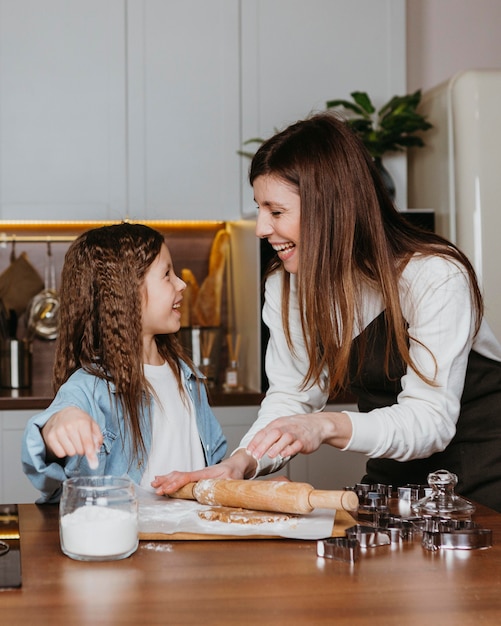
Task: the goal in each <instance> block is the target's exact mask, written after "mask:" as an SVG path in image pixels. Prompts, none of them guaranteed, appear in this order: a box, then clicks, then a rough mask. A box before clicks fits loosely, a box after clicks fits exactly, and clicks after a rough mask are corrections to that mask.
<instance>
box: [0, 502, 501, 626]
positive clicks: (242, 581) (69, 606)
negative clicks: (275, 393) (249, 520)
mask: <svg viewBox="0 0 501 626" xmlns="http://www.w3.org/2000/svg"><path fill="white" fill-rule="evenodd" d="M19 513H20V529H21V554H22V575H23V585H22V588H21V589H19V590H9V591H3V592H1V593H0V622H1V624H5V625H6V626H7V625H15V626H22V625H25V624H29V625H34V624H36V625H39V626H43V625H45V624H51V625H52V626H58V625H63V624H64V625H65V626H68V625H70V624H71V626H79V625H80V624H86V625H87V624H90V625H98V624H99V625H101V624H135V625H143V624H144V625H145V626H150V625H153V624H175V625H176V626H179V625H182V624H200V625H207V624H209V625H210V624H218V625H224V624H236V625H245V624H260V625H268V624H274V625H275V624H278V625H281V624H287V625H288V626H296V625H301V624H308V625H312V624H349V625H350V626H357V625H361V624H371V625H372V626H374V625H384V626H393V625H395V626H397V625H398V626H408V625H414V624H416V625H417V624H419V625H420V626H422V625H423V624H425V625H426V626H438V625H440V626H444V625H446V626H448V625H449V624H450V625H454V626H464V625H470V624H471V625H473V624H474V625H475V626H477V625H478V626H481V625H485V624H488V625H491V624H492V625H494V624H501V515H500V514H498V513H495V512H493V511H491V510H489V509H486V508H484V507H478V510H477V514H476V515H475V520H476V521H477V522H479V523H480V524H481V525H482V526H483V527H486V528H490V529H492V531H493V540H494V546H493V547H491V548H488V549H486V550H470V551H459V550H448V551H447V550H440V551H438V552H435V553H432V552H428V551H426V550H424V549H423V548H422V547H421V544H420V542H419V541H414V542H412V543H402V544H400V545H397V544H393V545H392V546H383V547H377V548H370V549H367V550H365V551H364V553H363V556H362V557H361V558H360V560H358V561H357V562H356V563H354V564H351V565H350V564H348V563H344V562H340V561H333V560H330V559H322V558H318V557H317V556H316V542H314V541H291V540H274V539H266V540H236V541H164V542H162V541H158V542H152V541H142V542H140V547H139V549H138V551H137V552H136V553H135V554H134V555H132V556H131V557H129V558H128V559H125V560H123V561H115V562H100V563H87V562H78V561H73V560H71V559H69V558H68V557H66V556H64V555H63V554H62V553H61V551H60V548H59V535H58V525H57V514H58V507H57V506H56V505H45V506H40V507H38V506H36V505H32V504H25V505H19Z"/></svg>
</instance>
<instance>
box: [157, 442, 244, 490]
mask: <svg viewBox="0 0 501 626" xmlns="http://www.w3.org/2000/svg"><path fill="white" fill-rule="evenodd" d="M255 469H256V461H255V459H253V458H252V457H251V456H250V455H249V454H248V453H247V452H246V451H245V450H237V451H236V452H235V453H234V454H233V455H232V456H230V457H229V458H228V459H225V460H224V461H221V463H218V464H217V465H211V466H210V467H205V468H204V469H201V470H197V471H195V472H170V473H169V474H165V475H164V476H156V477H155V480H154V481H153V482H152V483H151V486H152V487H153V488H154V489H155V493H157V495H159V496H165V495H169V494H171V493H174V492H175V491H177V490H178V489H181V487H184V485H186V484H187V483H191V482H197V481H199V480H205V479H209V478H212V479H215V478H231V479H234V480H238V479H240V480H241V479H243V478H245V477H248V476H252V475H253V474H254V472H255Z"/></svg>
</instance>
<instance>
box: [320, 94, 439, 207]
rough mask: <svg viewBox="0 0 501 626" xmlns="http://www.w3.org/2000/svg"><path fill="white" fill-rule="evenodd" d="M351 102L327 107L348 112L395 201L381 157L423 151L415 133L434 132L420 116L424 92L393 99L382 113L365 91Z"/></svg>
mask: <svg viewBox="0 0 501 626" xmlns="http://www.w3.org/2000/svg"><path fill="white" fill-rule="evenodd" d="M350 95H351V97H352V99H353V101H350V100H328V101H327V102H326V106H327V108H328V109H331V108H336V109H337V108H343V109H345V110H346V111H348V112H349V115H348V117H347V119H346V123H347V124H348V125H349V126H350V128H352V129H353V131H355V132H356V133H357V134H358V135H359V136H360V138H361V139H362V141H363V143H364V145H365V147H366V148H367V150H368V151H369V153H370V154H371V156H372V157H373V159H374V161H375V163H376V165H377V167H378V168H379V171H380V173H381V175H382V177H383V180H384V182H385V184H386V186H387V188H388V191H389V192H390V194H391V195H392V197H393V198H394V197H395V186H394V184H393V181H392V180H391V176H390V175H389V173H388V171H387V170H386V168H385V167H384V166H383V163H382V157H383V155H384V154H385V153H387V152H401V151H403V150H406V149H407V148H409V147H411V146H412V147H422V146H424V142H423V140H422V138H421V137H420V136H419V135H417V134H416V133H418V132H420V131H426V130H428V129H430V128H432V125H431V124H430V123H429V122H427V121H426V118H425V117H424V116H423V115H420V114H419V113H418V112H417V110H416V109H417V107H418V105H419V103H420V101H421V90H419V89H418V90H417V91H415V92H414V93H412V94H408V95H405V96H393V98H391V99H390V100H389V101H388V102H387V103H386V104H384V105H383V106H382V107H381V108H380V109H379V110H376V108H375V107H374V105H373V104H372V101H371V99H370V97H369V96H368V95H367V93H365V92H363V91H354V92H352V93H351V94H350Z"/></svg>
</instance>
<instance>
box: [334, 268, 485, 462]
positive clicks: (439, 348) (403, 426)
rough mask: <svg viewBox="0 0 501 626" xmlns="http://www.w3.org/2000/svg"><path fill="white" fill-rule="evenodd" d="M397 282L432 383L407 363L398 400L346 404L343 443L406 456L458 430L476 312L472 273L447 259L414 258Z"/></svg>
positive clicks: (438, 446) (414, 348)
mask: <svg viewBox="0 0 501 626" xmlns="http://www.w3.org/2000/svg"><path fill="white" fill-rule="evenodd" d="M400 288H401V306H402V310H403V314H404V317H405V319H406V321H407V322H408V324H409V335H410V337H412V339H411V342H410V355H411V358H412V360H413V361H414V363H415V364H416V366H417V367H418V369H419V370H420V371H421V372H423V373H424V374H425V376H426V377H427V378H429V379H431V380H433V381H434V383H435V384H434V385H431V384H427V383H426V382H424V381H423V380H422V379H421V378H420V377H419V376H417V374H416V373H415V372H414V371H413V370H412V369H411V368H407V371H406V373H405V375H404V376H403V377H402V379H401V385H402V391H401V393H400V394H399V395H398V398H397V403H396V404H394V405H392V406H388V407H384V408H380V409H375V410H373V411H370V412H368V413H358V412H354V411H346V413H347V414H348V415H349V416H350V418H351V422H352V425H353V434H352V437H351V440H350V442H349V444H348V445H347V446H346V448H345V449H346V450H351V451H356V452H362V453H365V454H367V455H368V456H370V457H385V458H391V459H397V460H399V461H407V460H410V459H415V458H423V457H427V456H429V455H431V454H433V453H434V452H438V451H441V450H443V449H444V448H445V447H446V446H447V445H448V444H449V443H450V441H451V439H452V438H453V436H454V434H455V432H456V422H457V420H458V417H459V411H460V403H461V395H462V393H463V387H464V380H465V374H466V367H467V363H468V356H469V353H470V349H471V347H472V340H473V332H474V325H475V315H474V310H473V306H472V300H471V293H470V286H469V279H468V276H467V274H466V272H465V270H464V269H463V268H461V267H459V266H458V265H456V264H455V263H453V262H451V261H449V260H445V259H443V258H440V257H428V258H421V259H413V260H412V261H411V262H410V263H409V264H408V267H407V268H406V270H405V271H404V274H403V276H402V279H401V284H400Z"/></svg>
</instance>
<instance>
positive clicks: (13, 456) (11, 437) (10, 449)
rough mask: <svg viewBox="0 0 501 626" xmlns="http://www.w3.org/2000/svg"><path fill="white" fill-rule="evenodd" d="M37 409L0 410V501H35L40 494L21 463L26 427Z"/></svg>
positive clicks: (7, 502) (6, 502) (8, 502)
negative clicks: (27, 476)
mask: <svg viewBox="0 0 501 626" xmlns="http://www.w3.org/2000/svg"><path fill="white" fill-rule="evenodd" d="M35 413H36V411H0V450H1V461H0V470H1V471H0V503H4V504H10V503H13V502H35V500H36V499H37V498H38V496H39V495H40V494H39V492H38V491H37V490H36V489H35V488H34V487H33V486H32V485H31V483H30V481H29V480H28V479H27V478H26V476H25V474H24V472H23V468H22V465H21V444H22V440H23V433H24V428H25V426H26V424H27V422H28V420H29V419H30V417H31V416H32V415H34V414H35Z"/></svg>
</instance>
